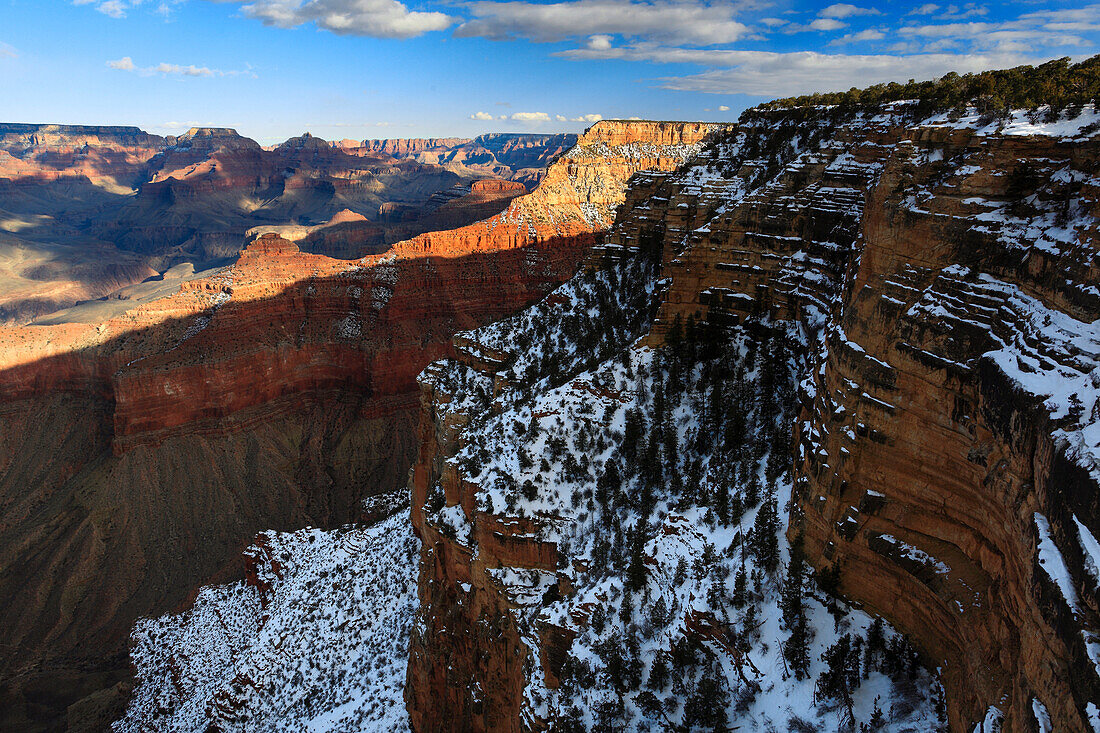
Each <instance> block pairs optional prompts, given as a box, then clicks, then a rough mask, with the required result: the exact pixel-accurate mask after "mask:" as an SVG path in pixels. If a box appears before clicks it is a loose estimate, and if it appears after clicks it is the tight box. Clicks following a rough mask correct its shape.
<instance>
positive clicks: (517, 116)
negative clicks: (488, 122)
mask: <svg viewBox="0 0 1100 733" xmlns="http://www.w3.org/2000/svg"><path fill="white" fill-rule="evenodd" d="M508 119H510V120H512V121H513V122H528V123H531V122H549V121H550V115H548V114H546V113H545V112H516V113H514V114H512V115H509V117H508Z"/></svg>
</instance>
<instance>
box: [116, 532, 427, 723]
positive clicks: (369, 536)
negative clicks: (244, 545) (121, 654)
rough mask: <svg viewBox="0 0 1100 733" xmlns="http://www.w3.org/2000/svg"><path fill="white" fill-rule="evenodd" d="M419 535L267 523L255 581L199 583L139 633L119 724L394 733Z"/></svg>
mask: <svg viewBox="0 0 1100 733" xmlns="http://www.w3.org/2000/svg"><path fill="white" fill-rule="evenodd" d="M414 549H415V540H414V538H413V536H412V532H411V531H410V530H409V523H408V516H407V515H406V514H405V513H404V512H400V513H398V514H396V515H394V516H392V517H390V518H388V519H385V520H383V521H381V522H379V523H377V524H375V525H373V526H370V527H346V528H343V529H338V530H331V531H322V530H317V529H303V530H299V531H297V532H290V533H277V532H269V533H265V534H263V535H260V537H259V538H258V541H257V543H256V544H255V545H254V546H253V547H252V548H250V549H249V551H248V554H249V556H250V560H251V565H252V572H250V574H249V581H247V582H246V581H241V582H237V583H231V584H229V585H221V586H212V587H207V588H204V589H203V590H202V591H200V593H199V595H198V598H197V599H196V600H195V604H194V606H193V607H192V608H191V609H190V610H188V611H186V612H185V613H182V614H179V615H172V616H164V617H162V618H158V619H149V620H145V621H142V622H140V623H139V624H138V626H137V628H136V629H135V630H134V634H133V649H132V651H131V659H132V661H133V664H134V666H135V668H136V671H137V677H138V680H139V683H138V685H137V687H136V689H135V690H134V694H133V698H132V699H131V702H130V706H129V708H128V710H127V712H126V716H125V717H124V718H123V719H122V720H121V721H119V722H118V723H116V724H115V725H114V727H113V730H114V731H116V732H118V733H122V732H127V733H131V732H132V733H139V732H140V733H144V732H147V731H179V732H181V733H182V732H183V731H195V732H196V733H198V732H201V731H206V730H210V729H213V730H218V731H225V732H228V731H241V732H242V733H243V732H245V731H247V732H249V733H253V732H255V731H349V732H350V731H371V732H375V731H400V730H407V729H408V722H407V718H408V716H407V714H406V713H405V703H404V700H403V699H402V692H403V690H404V681H405V666H406V662H407V660H408V628H409V623H410V621H411V619H412V615H413V612H414V610H415V601H416V593H415V591H416V587H415V572H416V561H415V554H414Z"/></svg>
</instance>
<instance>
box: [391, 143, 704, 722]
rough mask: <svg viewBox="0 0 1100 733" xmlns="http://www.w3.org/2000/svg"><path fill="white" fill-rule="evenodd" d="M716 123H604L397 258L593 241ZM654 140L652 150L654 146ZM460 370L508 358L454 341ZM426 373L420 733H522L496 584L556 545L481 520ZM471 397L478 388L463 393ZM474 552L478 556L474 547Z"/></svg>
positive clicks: (420, 477) (418, 519) (415, 679)
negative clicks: (471, 214) (498, 209)
mask: <svg viewBox="0 0 1100 733" xmlns="http://www.w3.org/2000/svg"><path fill="white" fill-rule="evenodd" d="M714 131H715V127H714V126H710V125H704V124H683V123H649V122H641V123H630V122H625V123H621V122H600V123H597V124H596V125H594V126H593V127H592V128H590V129H589V130H588V131H587V132H586V133H585V135H583V136H582V137H581V139H580V140H579V141H578V143H577V145H576V147H574V148H573V149H572V150H571V151H569V153H567V154H566V155H564V156H562V158H560V159H559V160H558V161H557V162H556V163H555V164H554V165H553V166H552V167H551V169H550V170H549V171H548V172H547V175H546V176H545V178H544V179H543V181H542V183H541V184H540V186H539V188H538V189H537V190H536V191H535V192H534V193H533V194H531V195H529V196H525V197H521V198H519V199H516V200H514V201H513V202H512V203H511V204H510V205H509V207H508V209H507V210H505V211H504V212H503V213H501V214H500V215H498V216H497V217H494V218H493V219H491V220H489V221H487V222H484V223H479V224H475V225H472V226H470V227H464V228H462V229H458V230H454V231H452V232H445V233H437V234H428V235H424V236H422V237H418V238H417V239H414V240H411V241H410V242H408V243H405V244H404V245H403V247H404V249H402V248H398V251H407V252H415V251H417V250H418V249H420V248H425V247H431V248H433V249H437V250H442V251H446V249H447V248H449V247H469V248H474V249H478V250H480V249H483V248H486V247H491V246H493V245H494V243H499V242H502V241H503V242H508V241H513V242H517V243H523V242H529V241H547V242H554V241H557V240H569V239H574V240H575V239H577V238H580V239H581V240H582V241H586V242H595V241H596V239H595V238H594V237H592V236H591V234H589V233H590V232H593V231H598V230H599V229H601V228H603V227H606V226H608V225H610V223H611V221H612V220H613V219H614V217H615V212H616V211H617V210H619V208H620V207H621V206H622V205H623V203H624V202H625V201H626V200H627V196H626V190H627V185H626V184H627V181H629V180H631V179H632V178H633V177H634V176H635V175H636V174H637V175H641V176H642V177H643V178H644V177H645V176H650V175H654V174H647V173H642V172H643V171H647V170H655V171H669V170H672V169H675V168H676V167H677V166H679V165H681V164H683V163H684V161H685V160H687V159H688V158H689V157H691V156H692V155H693V154H694V153H696V152H697V151H698V150H699V149H700V147H701V144H702V141H703V140H704V139H705V137H706V136H707V135H708V134H711V133H713V132H714ZM649 141H652V142H649ZM455 346H456V349H457V351H458V353H459V355H460V358H461V359H462V361H463V363H465V364H468V365H470V366H471V367H472V368H473V369H475V370H477V371H483V372H484V373H485V374H488V375H490V379H491V375H492V374H493V373H494V372H495V371H496V370H497V369H499V368H500V367H501V366H502V365H503V364H504V361H502V360H504V359H506V358H510V357H509V356H508V355H506V354H497V353H494V352H493V351H492V350H491V349H486V348H484V347H483V346H481V345H479V344H476V343H467V342H465V341H462V340H456V342H455ZM432 375H433V372H432V370H431V369H429V370H428V371H427V372H425V375H424V376H423V377H422V379H421V397H420V402H421V417H420V429H419V438H420V446H421V447H420V453H419V457H418V459H417V461H416V463H415V465H414V467H413V470H412V473H411V474H410V487H411V490H412V515H411V516H412V523H413V527H414V530H415V531H416V533H417V536H418V537H419V538H420V540H421V542H422V551H421V558H420V580H419V598H420V615H419V621H418V623H417V624H416V625H415V626H414V630H413V636H412V639H411V641H410V657H409V672H408V678H407V682H406V699H407V701H408V706H409V713H410V716H411V722H412V725H413V728H414V729H415V730H452V729H453V730H496V731H513V730H515V731H518V730H522V729H526V728H527V727H528V726H530V725H534V724H535V723H534V722H533V721H532V720H530V719H528V718H527V717H526V715H525V714H523V713H521V710H522V709H523V707H524V706H523V699H524V688H525V686H526V684H527V677H526V674H527V673H526V669H527V667H528V665H529V663H530V662H529V660H528V656H527V650H528V646H529V644H528V642H527V641H526V640H525V639H523V638H521V637H522V633H521V629H520V628H519V627H518V626H517V622H516V619H515V617H514V616H513V614H511V613H510V610H511V609H513V608H514V607H515V601H514V599H511V598H510V597H509V595H508V594H507V593H506V592H505V591H504V589H503V588H502V587H501V586H500V584H499V583H497V582H496V581H494V580H493V577H492V573H491V572H489V570H490V569H493V570H495V569H498V568H501V567H502V566H503V567H509V568H520V569H526V570H541V571H547V572H551V573H552V572H553V571H554V570H555V568H556V563H557V553H556V550H555V548H554V546H553V544H548V543H541V542H539V541H537V540H534V535H533V534H532V529H533V527H532V526H531V525H529V524H528V523H524V522H523V521H519V520H514V519H513V518H511V517H503V516H502V517H500V518H499V519H500V520H501V521H494V519H495V518H494V517H491V516H486V515H482V514H480V513H479V512H478V510H477V507H476V505H475V503H474V502H475V495H476V492H477V490H478V488H479V487H478V485H477V484H476V483H473V482H471V481H469V480H467V477H464V476H463V475H462V474H461V473H460V472H459V471H457V470H456V469H455V467H454V466H453V465H449V464H448V461H449V459H452V458H453V457H454V456H455V454H456V453H457V451H458V450H459V449H460V448H461V447H462V445H463V441H464V439H463V435H462V430H463V428H464V426H465V419H466V415H467V413H466V412H465V411H464V410H463V409H461V407H460V406H459V405H457V404H455V403H456V401H459V400H464V399H469V395H468V394H459V393H454V392H451V391H450V390H449V389H446V388H445V387H444V385H445V384H446V380H437V379H434V378H433V376H432ZM466 386H467V388H468V389H470V390H472V389H473V386H472V385H466ZM437 489H438V490H442V492H443V494H444V497H445V504H446V506H447V507H452V508H453V510H454V511H459V512H460V513H461V514H462V515H463V516H465V517H466V520H464V521H463V522H460V524H463V525H464V526H470V527H473V528H474V530H473V531H474V532H475V533H476V536H471V537H464V536H460V535H458V534H456V531H455V529H454V526H453V525H451V524H448V523H445V522H444V523H440V522H439V520H438V519H437V518H435V517H434V516H429V515H428V514H427V513H425V510H424V507H425V505H426V504H427V503H428V502H429V494H430V493H431V492H433V491H436V490H437ZM475 546H476V547H477V548H478V551H477V552H476V553H474V552H473V551H472V550H471V548H472V547H475Z"/></svg>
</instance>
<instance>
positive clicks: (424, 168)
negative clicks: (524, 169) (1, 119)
mask: <svg viewBox="0 0 1100 733" xmlns="http://www.w3.org/2000/svg"><path fill="white" fill-rule="evenodd" d="M462 181H463V179H462V178H461V177H460V176H458V175H456V174H454V173H452V172H449V171H446V170H444V169H442V168H440V167H439V166H437V165H427V164H420V163H418V162H416V161H414V160H411V159H410V160H397V159H395V158H393V157H391V156H389V155H387V154H384V153H379V152H372V151H356V152H355V154H350V153H348V152H346V151H345V150H344V149H342V148H341V147H338V146H337V147H334V146H332V145H330V144H329V143H327V142H325V141H323V140H320V139H318V138H315V137H312V136H311V135H309V134H308V133H307V134H304V135H302V136H301V137H296V138H292V139H290V140H287V141H286V142H284V143H282V144H280V145H277V146H274V147H272V148H270V149H265V148H262V147H261V146H260V145H258V144H257V143H256V142H255V141H253V140H250V139H248V138H246V137H242V136H241V135H239V134H238V133H237V132H236V131H235V130H232V129H229V128H193V129H191V130H189V131H188V132H187V133H185V134H183V135H180V136H179V137H178V138H177V137H169V138H162V137H158V136H155V135H148V134H145V133H143V132H141V131H140V130H138V129H137V128H105V127H84V126H59V125H5V126H3V128H0V194H2V195H0V200H2V203H0V247H2V248H3V250H4V256H3V257H0V283H3V284H4V287H3V294H2V295H0V323H16V324H18V323H25V322H27V321H29V320H31V319H33V318H36V317H41V316H45V315H48V314H52V313H54V312H56V311H58V310H59V309H64V308H68V307H70V306H72V305H74V304H75V303H77V302H80V301H86V300H93V299H97V298H101V297H104V296H107V295H110V294H111V293H113V292H114V291H116V290H118V289H119V288H123V287H128V286H130V285H134V284H137V283H140V282H141V281H143V280H145V279H147V278H149V277H150V276H155V275H156V274H157V273H160V272H163V271H165V270H167V269H169V268H171V267H173V266H175V265H177V264H180V263H191V264H193V265H196V266H197V267H198V269H199V270H203V269H207V268H208V267H210V266H223V265H224V264H226V261H227V260H229V259H230V258H233V257H235V256H236V255H237V253H238V252H239V251H240V248H241V244H242V241H243V239H242V235H243V234H244V233H245V232H246V231H247V230H249V229H251V228H254V227H256V226H257V225H264V226H267V227H287V228H291V227H306V228H308V227H314V226H318V225H321V224H323V223H325V222H327V221H329V220H330V219H331V218H332V216H333V215H335V214H337V213H338V212H340V211H342V210H345V209H349V210H351V211H353V212H356V213H358V214H360V215H363V216H365V217H366V218H369V219H372V220H377V219H378V218H379V217H378V216H377V212H378V209H379V207H380V206H382V205H383V204H386V203H392V204H393V205H398V206H401V207H405V208H406V209H407V210H408V211H409V212H411V215H410V216H409V217H407V218H406V220H405V222H404V223H403V224H402V225H401V226H394V225H392V224H390V223H388V222H385V221H381V222H379V221H375V222H374V223H373V224H371V225H365V226H363V227H362V230H363V231H359V232H356V233H354V235H352V236H351V237H349V239H356V240H357V243H358V244H362V245H363V247H362V248H360V247H357V246H352V245H344V246H338V247H335V248H334V249H333V250H330V251H322V250H320V249H319V248H320V247H321V246H323V245H324V244H326V243H327V242H332V243H333V244H338V243H337V242H336V241H335V240H331V239H324V240H322V241H320V242H316V243H314V246H313V247H312V248H311V249H313V250H314V251H319V252H321V253H324V254H330V255H335V256H340V257H348V258H351V259H354V258H357V257H360V256H362V255H363V254H368V253H370V252H371V251H372V250H371V249H370V247H371V246H377V245H388V244H391V243H393V242H395V241H399V240H401V239H407V238H409V237H411V236H414V235H416V234H418V233H420V232H423V231H427V230H430V229H431V228H432V227H433V226H435V223H434V222H432V221H431V220H429V219H426V218H425V217H424V216H423V214H424V211H423V210H422V206H424V204H426V202H427V201H428V200H429V199H430V198H431V196H432V195H433V194H435V193H436V192H437V191H441V190H445V189H448V188H451V187H453V186H455V185H457V184H460V183H462ZM501 207H503V204H501ZM498 210H499V208H497V209H493V210H485V209H484V207H483V208H481V209H478V210H474V209H469V210H467V211H466V212H465V215H466V216H468V217H469V218H465V219H461V221H460V222H458V223H461V224H466V223H469V222H471V221H476V220H477V219H478V218H485V217H486V216H489V215H491V214H493V213H496V211H498ZM414 225H415V226H414ZM445 225H447V226H454V225H456V224H454V223H450V222H447V223H445ZM349 228H350V227H349Z"/></svg>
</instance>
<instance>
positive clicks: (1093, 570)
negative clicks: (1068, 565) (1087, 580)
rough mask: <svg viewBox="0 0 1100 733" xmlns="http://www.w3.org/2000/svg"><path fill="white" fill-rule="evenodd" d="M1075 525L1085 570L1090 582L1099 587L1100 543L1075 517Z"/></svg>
mask: <svg viewBox="0 0 1100 733" xmlns="http://www.w3.org/2000/svg"><path fill="white" fill-rule="evenodd" d="M1073 523H1074V524H1076V525H1077V535H1078V537H1079V538H1080V540H1081V549H1083V550H1084V551H1085V569H1086V570H1088V572H1089V575H1091V576H1092V580H1093V582H1094V583H1096V584H1097V587H1100V542H1097V541H1096V538H1095V537H1094V536H1093V535H1092V532H1090V531H1089V528H1088V527H1086V526H1085V525H1084V524H1082V523H1081V520H1080V519H1078V518H1077V517H1074V518H1073Z"/></svg>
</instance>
